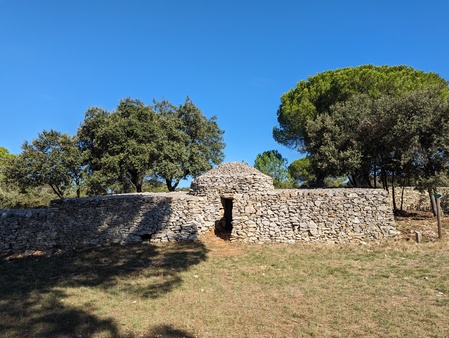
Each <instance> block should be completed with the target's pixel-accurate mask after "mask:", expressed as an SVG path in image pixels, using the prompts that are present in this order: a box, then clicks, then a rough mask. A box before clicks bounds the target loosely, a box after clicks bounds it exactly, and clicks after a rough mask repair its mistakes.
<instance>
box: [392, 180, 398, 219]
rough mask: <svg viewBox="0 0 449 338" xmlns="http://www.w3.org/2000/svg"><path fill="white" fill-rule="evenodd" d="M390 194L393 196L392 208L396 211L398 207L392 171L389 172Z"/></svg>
mask: <svg viewBox="0 0 449 338" xmlns="http://www.w3.org/2000/svg"><path fill="white" fill-rule="evenodd" d="M391 196H392V197H393V210H394V211H397V210H398V208H397V206H396V195H395V190H394V172H393V173H392V174H391Z"/></svg>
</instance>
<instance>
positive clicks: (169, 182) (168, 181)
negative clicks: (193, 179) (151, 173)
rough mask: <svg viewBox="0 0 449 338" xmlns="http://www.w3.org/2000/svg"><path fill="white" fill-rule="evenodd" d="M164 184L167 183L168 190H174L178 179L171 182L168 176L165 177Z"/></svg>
mask: <svg viewBox="0 0 449 338" xmlns="http://www.w3.org/2000/svg"><path fill="white" fill-rule="evenodd" d="M165 184H166V185H167V189H168V191H170V192H173V191H175V190H176V187H177V186H178V184H179V181H177V182H176V183H174V184H173V183H172V180H169V179H168V178H166V179H165Z"/></svg>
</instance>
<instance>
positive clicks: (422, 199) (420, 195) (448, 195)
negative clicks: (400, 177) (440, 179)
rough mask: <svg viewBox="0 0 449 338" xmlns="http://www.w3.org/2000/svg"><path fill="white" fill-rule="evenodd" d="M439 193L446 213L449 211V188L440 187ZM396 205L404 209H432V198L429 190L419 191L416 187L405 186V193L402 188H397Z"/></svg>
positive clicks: (442, 207)
mask: <svg viewBox="0 0 449 338" xmlns="http://www.w3.org/2000/svg"><path fill="white" fill-rule="evenodd" d="M438 193H440V194H441V195H442V197H441V201H440V202H441V209H442V210H443V212H444V213H448V212H449V188H448V187H441V188H438ZM395 198H396V206H397V208H398V209H401V203H402V210H405V211H407V210H419V211H431V207H430V198H429V194H428V193H427V192H419V191H418V190H416V189H415V188H414V187H405V188H404V193H402V188H396V189H395Z"/></svg>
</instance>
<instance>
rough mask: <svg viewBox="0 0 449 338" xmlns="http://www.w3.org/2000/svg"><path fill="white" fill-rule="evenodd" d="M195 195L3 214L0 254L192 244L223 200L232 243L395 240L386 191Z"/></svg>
mask: <svg viewBox="0 0 449 338" xmlns="http://www.w3.org/2000/svg"><path fill="white" fill-rule="evenodd" d="M192 193H193V192H192ZM192 193H190V194H188V193H157V194H156V193H154V194H149V193H143V194H129V195H115V196H106V197H89V198H80V199H66V200H58V201H54V202H53V203H52V204H51V205H50V207H49V208H47V209H30V210H0V253H8V252H25V251H30V250H36V249H40V250H42V249H47V248H52V247H62V248H67V247H77V246H83V245H110V244H114V243H135V242H141V241H142V239H150V240H151V241H159V242H163V241H178V240H195V239H197V238H198V235H199V234H202V233H204V232H206V231H209V230H210V229H213V228H214V226H215V225H216V224H217V225H218V224H220V222H223V218H224V217H225V215H226V213H225V212H224V204H223V201H224V200H225V199H226V200H227V201H228V202H229V201H232V233H231V234H230V238H231V241H245V242H255V243H256V242H257V243H265V242H295V241H328V242H329V241H330V242H345V241H354V240H376V239H380V238H382V237H384V236H390V235H394V233H395V224H394V219H393V214H392V210H391V199H390V198H389V197H388V194H387V193H386V192H385V191H383V190H374V189H372V190H369V189H363V190H362V189H317V190H268V191H265V192H260V191H256V192H252V193H251V192H248V193H242V192H235V190H220V189H218V190H215V191H212V192H210V193H208V194H207V196H201V195H198V196H195V195H193V194H192ZM228 215H229V213H228Z"/></svg>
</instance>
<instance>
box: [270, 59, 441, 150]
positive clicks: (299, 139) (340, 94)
mask: <svg viewBox="0 0 449 338" xmlns="http://www.w3.org/2000/svg"><path fill="white" fill-rule="evenodd" d="M428 87H437V88H438V89H440V90H441V93H442V95H443V96H444V97H446V98H447V96H448V94H449V90H448V88H447V82H446V80H444V79H443V78H441V77H439V76H438V75H437V74H435V73H425V72H423V71H419V70H414V69H413V68H412V67H407V66H393V67H389V66H372V65H364V66H359V67H355V68H352V67H351V68H342V69H337V70H332V71H326V72H323V73H319V74H316V75H314V76H311V77H309V78H308V79H307V81H305V80H303V81H300V82H298V84H297V86H296V88H294V89H292V90H290V91H289V92H287V93H285V94H284V95H282V97H281V105H280V107H279V110H278V112H277V115H278V122H279V127H275V128H274V130H273V136H274V138H275V140H276V141H277V142H279V143H281V144H283V145H286V146H288V147H291V148H297V149H298V150H300V151H303V152H307V151H308V150H309V132H308V128H307V122H308V121H310V120H314V119H315V118H316V117H317V116H319V115H321V114H324V113H326V112H329V109H330V107H331V106H333V105H335V104H336V103H338V102H344V101H347V100H348V99H349V98H350V97H352V96H353V95H357V94H366V95H368V96H369V97H371V98H376V97H378V96H379V95H381V94H385V95H391V96H398V95H401V94H403V93H407V92H410V91H414V90H419V89H426V88H428Z"/></svg>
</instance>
